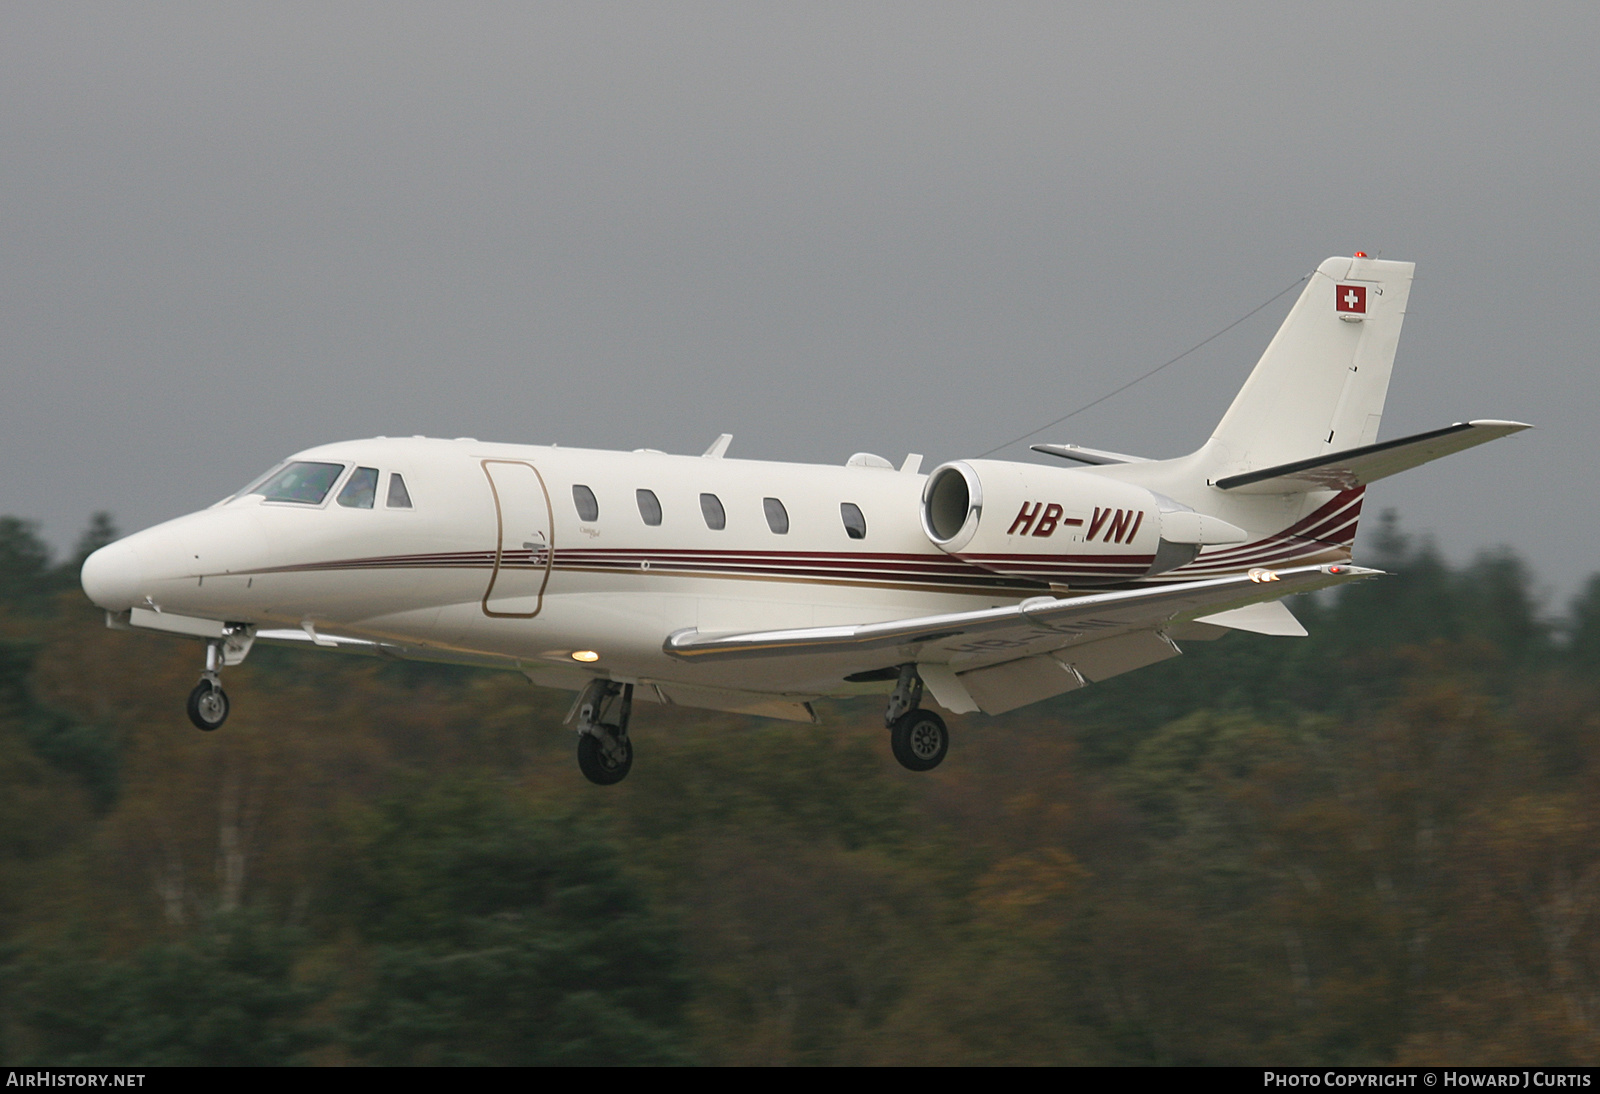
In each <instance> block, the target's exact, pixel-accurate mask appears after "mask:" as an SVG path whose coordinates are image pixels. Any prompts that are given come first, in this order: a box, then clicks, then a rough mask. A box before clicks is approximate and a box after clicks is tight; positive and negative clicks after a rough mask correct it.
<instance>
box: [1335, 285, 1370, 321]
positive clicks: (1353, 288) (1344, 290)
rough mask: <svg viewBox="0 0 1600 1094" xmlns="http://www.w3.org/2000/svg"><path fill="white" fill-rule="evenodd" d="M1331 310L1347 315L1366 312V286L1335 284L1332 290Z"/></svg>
mask: <svg viewBox="0 0 1600 1094" xmlns="http://www.w3.org/2000/svg"><path fill="white" fill-rule="evenodd" d="M1333 310H1334V311H1336V312H1344V313H1346V314H1348V315H1366V314H1367V287H1366V286H1365V285H1336V286H1334V292H1333Z"/></svg>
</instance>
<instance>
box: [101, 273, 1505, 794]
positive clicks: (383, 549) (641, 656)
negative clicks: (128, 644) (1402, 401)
mask: <svg viewBox="0 0 1600 1094" xmlns="http://www.w3.org/2000/svg"><path fill="white" fill-rule="evenodd" d="M1412 270H1413V266H1412V264H1411V263H1406V262H1388V261H1379V260H1375V259H1371V258H1368V257H1366V256H1365V255H1361V254H1357V255H1356V256H1355V257H1353V258H1330V259H1328V260H1327V261H1326V262H1324V263H1322V265H1321V266H1320V267H1319V268H1318V269H1317V271H1316V273H1315V274H1313V275H1312V276H1311V277H1310V279H1309V284H1308V285H1307V286H1306V288H1305V290H1304V293H1303V294H1302V295H1301V297H1300V299H1299V302H1298V303H1296V304H1295V306H1294V309H1293V310H1292V311H1291V312H1290V313H1289V316H1288V318H1287V319H1286V320H1285V321H1284V324H1283V326H1282V328H1281V329H1280V330H1279V331H1278V333H1277V336H1276V337H1275V338H1273V340H1272V343H1271V345H1269V346H1268V347H1267V350H1266V353H1265V354H1263V356H1262V357H1261V360H1260V363H1258V364H1257V365H1256V367H1255V370H1254V371H1253V372H1252V373H1251V374H1250V377H1249V379H1248V380H1246V382H1245V385H1244V387H1243V389H1242V390H1241V391H1240V392H1239V394H1238V396H1237V397H1236V398H1235V399H1234V401H1233V405H1232V406H1230V407H1229V408H1228V412H1227V413H1226V414H1225V415H1224V416H1223V419H1222V421H1221V423H1220V424H1219V425H1218V426H1217V428H1216V431H1215V432H1213V433H1212V435H1211V438H1210V439H1209V440H1208V441H1207V442H1206V443H1205V444H1204V445H1203V446H1202V447H1201V448H1200V449H1199V450H1198V451H1196V452H1194V453H1192V454H1190V455H1188V456H1184V457H1181V458H1179V459H1171V460H1147V459H1141V458H1139V457H1137V456H1126V455H1119V454H1116V453H1112V452H1103V451H1097V450H1094V449H1088V448H1081V447H1078V446H1074V445H1048V444H1041V445H1035V446H1034V449H1035V450H1036V451H1038V452H1041V453H1044V454H1047V455H1050V456H1055V457H1062V458H1064V460H1065V461H1066V463H1065V464H1064V465H1042V464H1037V463H1016V462H1009V461H1002V460H984V459H970V460H957V461H954V462H951V463H946V464H943V465H941V466H939V467H936V468H934V469H933V471H932V472H931V473H929V474H926V475H925V474H922V473H921V471H920V464H921V460H922V457H920V456H917V455H911V456H908V457H906V459H905V462H904V463H902V464H901V465H900V466H899V467H898V468H896V467H895V466H893V465H892V464H890V463H889V461H887V460H885V459H882V458H881V457H878V456H872V455H867V454H859V455H856V456H853V457H851V458H850V460H849V461H848V462H847V463H846V464H845V465H844V466H842V467H823V466H815V465H810V464H791V463H768V462H763V461H753V460H737V459H727V458H725V453H726V450H727V447H728V442H729V439H730V438H729V437H728V436H726V435H725V436H722V437H720V438H718V440H717V441H716V443H714V444H713V445H712V446H711V447H710V448H709V449H708V450H707V451H706V452H705V453H704V454H703V455H701V456H672V455H667V454H664V453H661V452H655V451H650V450H640V451H636V452H599V451H589V450H584V449H571V448H556V447H537V446H532V445H521V444H488V443H484V442H481V441H477V440H474V439H471V438H457V439H455V440H437V439H432V438H426V437H412V438H408V439H398V438H385V437H379V438H374V439H371V440H362V441H347V442H342V443H339V444H330V445H324V446H321V447H318V448H313V449H309V450H307V451H305V452H300V453H297V454H296V455H294V456H291V457H290V458H289V459H288V460H287V461H285V462H284V463H282V464H280V465H278V466H277V467H274V468H273V469H272V470H270V471H268V472H267V473H266V474H264V475H262V476H261V477H260V478H259V479H257V480H256V481H255V482H253V483H251V484H250V485H249V486H247V487H245V488H244V489H243V490H240V491H239V492H238V493H237V494H234V495H233V496H232V497H229V498H226V499H224V500H222V501H220V502H218V503H217V504H215V505H213V506H211V507H210V508H209V509H206V510H203V511H201V512H198V513H193V514H190V515H189V516H186V517H180V518H178V519H177V520H172V521H168V522H167V523H165V524H160V525H157V526H156V527H154V528H150V529H148V530H146V531H143V532H139V533H138V534H136V535H132V536H129V537H127V538H126V539H123V540H120V541H118V542H116V543H113V544H111V545H110V546H107V547H104V548H102V549H100V550H99V551H96V552H95V553H94V554H93V555H91V556H90V557H89V559H88V561H87V562H85V563H84V566H83V587H84V591H85V592H87V593H88V595H89V597H90V599H92V600H93V601H94V602H95V603H96V604H97V605H99V606H101V607H102V608H104V609H105V610H106V612H107V622H108V624H109V625H110V626H112V627H117V628H129V629H134V630H147V631H158V632H164V633H168V634H176V635H187V636H191V637H194V638H199V639H202V640H204V643H205V669H204V672H203V673H202V674H201V678H200V682H199V683H198V684H197V685H196V686H195V689H194V691H193V692H192V693H191V694H190V696H189V702H188V712H189V717H190V719H191V720H192V721H193V722H194V723H195V725H197V726H198V727H199V728H201V729H203V730H214V729H216V728H217V727H218V726H220V725H221V724H222V723H223V721H224V719H226V718H227V716H228V699H227V696H226V694H225V693H224V692H223V690H222V684H221V673H222V670H223V669H224V668H225V667H228V666H233V665H237V664H239V663H240V662H242V661H243V660H244V659H245V656H246V655H247V654H248V653H249V652H250V649H251V646H252V644H253V643H255V642H258V641H260V642H293V643H304V644H308V645H316V646H325V647H328V648H330V649H340V650H349V651H357V652H364V653H369V654H376V655H379V656H383V657H392V658H401V659H408V660H409V659H417V660H428V661H447V662H457V663H464V664H471V665H482V666H491V667H498V668H504V669H511V670H515V671H518V672H521V673H523V674H524V675H525V676H527V678H528V679H529V680H531V681H532V682H534V683H535V684H541V685H546V686H550V687H556V688H567V689H571V690H573V691H575V692H577V698H576V699H575V701H574V702H573V705H572V709H571V711H570V712H569V714H568V716H567V720H568V722H569V723H570V722H571V721H573V720H574V719H576V722H577V729H578V762H579V766H580V767H581V769H582V771H583V773H584V774H585V775H586V776H587V777H588V778H589V779H591V780H592V781H594V782H596V783H601V784H610V783H615V782H618V781H619V780H621V779H622V778H623V777H624V776H625V775H626V774H627V773H628V769H629V768H630V766H631V765H632V762H633V745H632V742H631V739H630V737H629V735H628V723H629V715H630V712H631V710H632V706H633V703H634V701H635V700H636V699H637V700H645V701H651V702H657V703H670V704H677V705H681V706H690V707H702V708H709V709H713V710H725V711H737V712H742V713H746V714H759V715H765V716H767V717H773V718H788V719H795V720H801V721H810V720H813V718H814V716H813V713H812V706H811V704H812V702H813V700H816V699H819V698H822V697H825V696H850V695H860V694H863V693H871V692H876V693H880V694H881V693H883V692H888V696H889V698H888V705H887V709H886V710H885V713H884V719H885V721H886V723H887V724H888V726H889V729H890V742H891V747H892V751H893V753H894V755H895V757H896V759H898V760H899V762H900V763H901V764H903V765H904V766H906V767H907V768H910V769H912V770H914V771H926V770H929V769H931V768H933V767H935V766H937V765H938V764H939V762H940V761H941V760H942V759H943V758H944V756H945V752H946V749H947V748H948V745H949V731H948V729H947V728H946V725H945V722H944V720H943V719H942V718H941V717H940V716H939V715H938V714H937V713H935V712H934V711H933V710H931V709H928V708H926V707H924V706H922V705H921V704H922V700H923V698H924V696H931V698H932V699H933V701H934V702H936V703H937V704H938V705H939V706H941V707H943V708H944V709H946V710H948V711H953V712H957V713H965V712H971V711H984V712H987V713H989V714H997V713H1000V712H1003V711H1008V710H1012V709H1014V708H1017V707H1020V706H1023V705H1025V704H1028V703H1033V702H1037V701H1039V700H1041V699H1045V698H1048V697H1050V696H1053V695H1058V694H1061V693H1063V692H1066V691H1070V690H1072V689H1074V688H1081V687H1084V686H1086V685H1088V684H1089V683H1091V682H1093V681H1097V680H1104V679H1106V678H1107V677H1110V676H1115V675H1117V674H1119V673H1124V672H1128V671H1130V670H1132V669H1137V668H1141V667H1143V666H1145V665H1150V664H1153V663H1155V662H1157V661H1162V660H1165V659H1166V658H1169V657H1174V656H1177V655H1178V653H1179V652H1180V650H1179V645H1180V643H1183V642H1188V641H1203V640H1207V639H1212V638H1216V637H1219V636H1221V635H1223V634H1225V633H1226V632H1227V631H1228V630H1229V629H1234V630H1244V631H1254V632H1258V633H1263V634H1272V635H1303V634H1305V630H1304V628H1302V627H1301V626H1300V624H1299V623H1298V622H1297V621H1296V620H1295V618H1294V617H1293V616H1292V615H1291V614H1290V613H1289V611H1288V609H1287V608H1286V607H1284V605H1283V604H1282V603H1281V598H1282V597H1284V596H1286V595H1288V594H1290V593H1301V592H1307V591H1310V590H1313V589H1320V588H1324V587H1326V586H1330V585H1334V584H1338V583H1340V582H1344V581H1349V580H1353V579H1357V578H1363V577H1367V576H1370V575H1372V574H1375V573H1377V572H1378V571H1375V570H1370V569H1365V568H1362V567H1359V566H1354V565H1351V564H1350V562H1349V559H1350V553H1351V547H1352V545H1353V544H1354V541H1355V534H1356V521H1357V518H1358V517H1359V515H1360V512H1361V501H1362V494H1363V492H1364V490H1365V488H1366V486H1367V484H1368V483H1370V482H1374V481H1376V480H1378V479H1381V478H1384V477H1385V476H1388V475H1393V474H1395V473H1396V472H1399V471H1404V470H1406V469H1408V468H1411V467H1415V466H1417V465H1419V464H1422V463H1426V462H1428V461H1429V460H1434V459H1437V458H1439V457H1441V456H1445V455H1448V454H1449V453H1452V452H1458V451H1460V450H1462V449H1465V448H1470V447H1472V446H1473V445H1478V444H1482V443H1484V442H1485V441H1489V440H1493V439H1494V438H1496V437H1502V436H1505V435H1506V434H1509V433H1514V432H1516V431H1518V430H1521V429H1526V428H1528V427H1527V426H1525V425H1523V424H1521V423H1517V422H1500V421H1472V422H1465V423H1459V424H1456V425H1451V426H1446V427H1445V428H1442V429H1436V430H1433V431H1431V432H1428V433H1422V434H1418V435H1416V436H1412V437H1404V438H1401V439H1399V440H1390V441H1383V442H1379V441H1378V440H1377V436H1378V423H1379V419H1380V416H1381V415H1382V412H1383V403H1384V396H1385V393H1386V391H1387V389H1388V386H1389V371H1390V366H1391V364H1392V363H1393V360H1394V353H1395V346H1396V344H1397V342H1398V339H1399V336H1400V324H1401V320H1402V319H1403V318H1404V316H1405V310H1406V297H1407V295H1408V293H1409V291H1410V287H1411V277H1412Z"/></svg>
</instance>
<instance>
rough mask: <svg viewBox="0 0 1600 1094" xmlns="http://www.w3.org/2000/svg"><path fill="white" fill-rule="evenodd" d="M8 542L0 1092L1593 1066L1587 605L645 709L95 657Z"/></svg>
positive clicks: (1594, 652) (11, 538)
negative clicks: (114, 1075)
mask: <svg viewBox="0 0 1600 1094" xmlns="http://www.w3.org/2000/svg"><path fill="white" fill-rule="evenodd" d="M115 534H116V533H115V529H114V528H113V526H112V523H111V521H110V519H109V518H107V517H105V516H103V515H101V516H97V517H96V518H95V519H94V521H93V522H92V523H91V525H90V527H89V529H88V530H87V531H86V532H85V534H84V536H83V538H82V540H81V541H80V543H79V544H78V547H77V549H76V551H74V552H73V553H72V554H71V555H69V556H68V557H66V558H64V559H61V560H59V561H58V560H55V559H53V558H52V557H51V553H50V552H49V551H48V550H47V549H46V548H45V546H44V545H43V543H42V542H41V540H40V539H39V537H38V534H37V530H36V529H35V528H34V527H33V526H32V525H30V524H29V523H27V522H25V521H22V520H18V519H15V518H0V1063H3V1064H7V1065H34V1064H105V1065H143V1066H149V1065H157V1064H191V1063H192V1064H204V1063H210V1064H228V1063H272V1064H292V1063H308V1064H406V1063H421V1064H516V1063H522V1064H528V1063H576V1064H629V1063H655V1064H661V1063H730V1064H741V1063H742V1064H751V1063H756V1064H807V1063H809V1064H850V1063H856V1064H871V1063H1040V1064H1048V1063H1053V1064H1063V1063H1067V1064H1070V1063H1098V1064H1164V1063H1197V1064H1205V1063H1222V1064H1230V1063H1233V1064H1252V1063H1254V1064H1269V1063H1275V1064H1443V1063H1451V1064H1474V1063H1476V1064H1514V1063H1562V1062H1565V1063H1581V1062H1585V1061H1587V1060H1591V1059H1593V1057H1594V1055H1595V1051H1596V1049H1597V1047H1600V949H1597V946H1596V942H1595V936H1596V932H1595V929H1594V928H1595V926H1596V915H1597V913H1600V849H1597V848H1600V839H1597V838H1596V837H1597V835H1600V804H1597V803H1600V794H1597V793H1596V790H1597V789H1600V787H1597V785H1596V784H1597V781H1600V746H1597V744H1596V741H1597V738H1600V733H1597V732H1596V731H1597V730H1600V715H1597V714H1596V713H1595V711H1596V710H1597V709H1600V708H1597V704H1596V702H1595V700H1596V698H1597V695H1596V692H1597V690H1600V575H1597V576H1596V577H1595V578H1593V579H1591V580H1590V582H1589V583H1588V584H1587V586H1586V587H1585V588H1584V590H1583V591H1582V593H1581V594H1580V595H1579V596H1578V597H1577V599H1575V600H1574V601H1573V602H1572V603H1571V604H1570V605H1568V606H1567V610H1566V611H1565V612H1564V613H1563V614H1561V615H1559V616H1556V617H1549V616H1546V615H1545V614H1543V613H1542V611H1541V608H1540V605H1539V604H1538V603H1537V599H1536V597H1535V595H1534V592H1533V580H1532V577H1531V575H1530V574H1529V573H1528V571H1527V569H1526V567H1525V566H1524V565H1523V564H1522V563H1521V562H1520V560H1519V559H1518V558H1517V557H1516V556H1515V555H1514V554H1511V553H1509V552H1501V553H1493V554H1486V555H1483V556H1480V557H1478V558H1477V559H1474V560H1473V561H1471V562H1469V563H1467V564H1464V565H1452V564H1450V563H1448V562H1447V561H1445V560H1444V559H1442V558H1441V557H1440V556H1439V555H1438V554H1437V552H1435V551H1434V550H1433V549H1432V548H1431V547H1430V546H1429V545H1428V544H1427V543H1425V542H1417V541H1414V540H1412V539H1410V538H1408V537H1407V536H1405V535H1404V534H1403V532H1402V531H1401V529H1400V527H1399V524H1398V522H1397V521H1396V520H1395V519H1394V518H1393V517H1392V516H1387V515H1386V516H1385V517H1384V518H1383V519H1382V521H1381V522H1379V527H1378V528H1376V529H1369V530H1368V531H1367V532H1366V533H1365V534H1364V539H1363V543H1362V547H1363V551H1362V552H1361V556H1360V561H1362V562H1363V563H1364V564H1367V565H1375V566H1378V567H1380V568H1382V569H1384V570H1387V571H1389V576H1387V577H1384V578H1381V579H1378V580H1373V581H1368V582H1362V583H1357V584H1355V585H1351V586H1346V587H1344V588H1342V589H1340V590H1337V591H1335V592H1334V593H1332V594H1325V595H1323V596H1319V597H1308V598H1300V599H1299V600H1298V601H1296V602H1294V603H1293V604H1292V607H1293V610H1294V611H1295V613H1296V614H1297V615H1298V616H1299V617H1300V618H1301V619H1302V620H1303V621H1304V622H1305V623H1306V625H1307V627H1308V629H1309V630H1310V631H1311V637H1309V638H1305V639H1298V640H1295V639H1278V638H1266V637H1261V636H1255V635H1249V634H1231V635H1229V636H1228V637H1226V638H1224V639H1222V640H1220V641H1215V642H1204V643H1186V644H1185V645H1184V648H1185V656H1183V657H1180V658H1175V659H1172V660H1170V661H1167V662H1163V663H1162V664H1159V665H1155V666H1152V667H1150V668H1148V669H1145V670H1142V671H1140V672H1138V673H1133V674H1129V675H1127V676H1123V677H1119V678H1116V679H1114V680H1111V681H1107V682H1106V683H1104V684H1101V685H1096V686H1095V687H1092V688H1088V689H1085V690H1084V691H1082V692H1079V693H1074V694H1070V695H1066V696H1062V697H1060V698H1058V699H1056V700H1052V701H1049V702H1046V703H1043V704H1038V705H1035V706H1032V707H1027V708H1023V709H1022V710H1019V711H1015V712H1012V713H1011V714H1008V715H1005V716H1001V717H996V718H988V717H983V716H977V715H975V716H968V717H958V718H953V719H952V730H953V734H954V743H953V745H952V748H951V752H950V755H949V758H948V759H947V760H946V761H945V763H944V765H943V766H942V767H940V768H939V769H938V770H937V771H935V772H932V773H929V774H924V775H914V774H911V773H909V772H906V771H903V770H902V769H900V768H899V767H898V766H896V765H895V764H894V763H893V761H892V760H891V759H890V758H889V755H888V748H887V741H886V740H885V739H884V738H885V736H886V735H885V732H884V730H883V728H882V722H881V718H880V716H879V714H880V711H879V706H878V704H877V703H876V702H875V701H873V702H868V701H860V702H850V703H832V704H825V706H826V708H827V709H826V710H825V711H824V715H825V720H824V724H823V725H820V726H795V725H790V724H787V723H770V722H766V721H763V720H760V719H746V718H740V717H737V716H733V715H722V714H711V713H706V712H697V711H686V710H682V709H679V708H655V707H647V708H645V709H643V710H641V711H640V712H639V713H640V717H639V718H637V719H636V722H637V726H636V732H635V743H636V747H637V749H638V751H639V755H640V763H639V764H638V766H637V768H636V769H635V771H634V772H633V774H632V775H631V776H630V778H629V779H628V780H627V782H625V783H623V784H621V785H619V786H617V787H612V788H598V787H594V786H591V785H589V784H588V783H587V782H586V781H584V780H583V779H582V778H581V777H580V776H579V775H578V773H577V771H576V770H575V767H574V764H573V762H572V757H571V750H572V747H573V741H572V735H571V730H570V729H569V728H567V727H564V726H562V725H561V724H560V723H561V719H562V716H563V715H564V713H565V706H566V704H567V702H568V701H569V698H570V697H569V696H567V695H565V694H564V693H553V692H547V691H541V690H538V689H535V688H532V687H530V686H529V685H528V684H527V683H526V682H525V681H523V680H522V679H521V678H520V677H518V676H514V675H511V674H496V673H489V672H478V671H474V670H468V669H459V668H451V667H441V666H430V665H420V664H390V663H386V662H378V661H368V660H364V659H359V658H344V657H341V656H338V655H333V654H323V653H320V652H303V651H299V650H282V649H274V648H266V649H257V650H256V651H255V652H253V653H252V654H251V657H250V659H249V661H248V662H247V663H246V664H245V665H244V666H242V667H240V668H238V669H235V670H233V671H232V672H231V673H230V675H229V680H228V684H229V690H230V693H231V694H232V696H233V698H234V700H235V710H234V715H233V718H232V719H231V720H230V722H229V724H228V726H227V727H226V728H224V729H223V730H221V731H220V732H217V733H214V734H201V733H198V732H196V731H194V730H193V729H192V728H191V727H190V726H189V725H188V723H187V720H186V719H185V718H184V716H183V712H182V698H183V696H184V695H185V694H186V693H187V691H188V689H189V688H190V687H191V686H192V684H193V682H194V678H195V676H196V675H197V673H198V668H199V654H198V647H197V646H195V645H193V644H191V643H188V642H185V641H181V640H169V639H165V638H162V637H159V636H141V635H132V634H128V633H125V632H118V631H111V630H108V629H107V628H106V627H105V626H104V622H103V619H102V617H101V614H100V613H99V612H97V611H96V610H94V609H93V608H92V606H91V605H89V604H88V603H87V601H86V600H85V598H84V597H83V595H82V593H81V591H79V590H78V589H77V569H78V566H79V565H80V564H81V560H82V558H83V557H85V556H86V555H87V553H88V552H89V551H91V550H92V549H94V548H95V547H96V546H98V545H100V544H101V543H104V542H108V541H109V540H110V539H112V538H114V537H115Z"/></svg>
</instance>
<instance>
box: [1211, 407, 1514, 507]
mask: <svg viewBox="0 0 1600 1094" xmlns="http://www.w3.org/2000/svg"><path fill="white" fill-rule="evenodd" d="M1532 428H1533V427H1532V426H1530V425H1526V424H1524V423H1522V422H1496V421H1477V422H1457V423H1456V424H1455V425H1447V426H1445V427H1444V428H1443V429H1431V430H1429V431H1428V432H1426V433H1417V434H1413V435H1412V436H1410V437H1400V438H1399V439H1397V440H1393V441H1382V442H1380V443H1378V444H1367V445H1362V446H1361V447H1360V448H1347V449H1345V450H1344V451H1343V452H1329V453H1328V454H1326V455H1323V456H1313V457H1311V458H1310V459H1306V460H1296V461H1295V462H1293V463H1281V464H1278V465H1277V466H1276V467H1263V468H1262V469H1261V470H1259V471H1247V472H1245V473H1244V474H1242V475H1229V476H1227V477H1226V478H1221V479H1218V480H1217V481H1216V483H1215V485H1216V486H1217V488H1218V489H1221V490H1232V491H1234V492H1236V493H1240V494H1296V493H1301V492H1304V491H1307V490H1353V489H1355V488H1356V487H1358V486H1365V485H1367V484H1368V483H1369V482H1377V481H1378V480H1379V479H1386V478H1388V477H1389V476H1390V475H1398V474H1399V473H1400V472H1402V471H1409V470H1411V469H1412V468H1413V467H1419V466H1421V465H1422V464H1425V463H1428V462H1430V461H1432V460H1437V459H1439V458H1440V457H1441V456H1448V455H1450V454H1452V453H1454V452H1460V451H1461V450H1462V449H1465V448H1472V447H1474V446H1475V445H1480V444H1485V443H1487V442H1489V441H1492V440H1496V439H1498V438H1500V437H1504V436H1507V435H1509V434H1511V433H1520V432H1521V431H1522V430H1524V429H1532Z"/></svg>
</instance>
